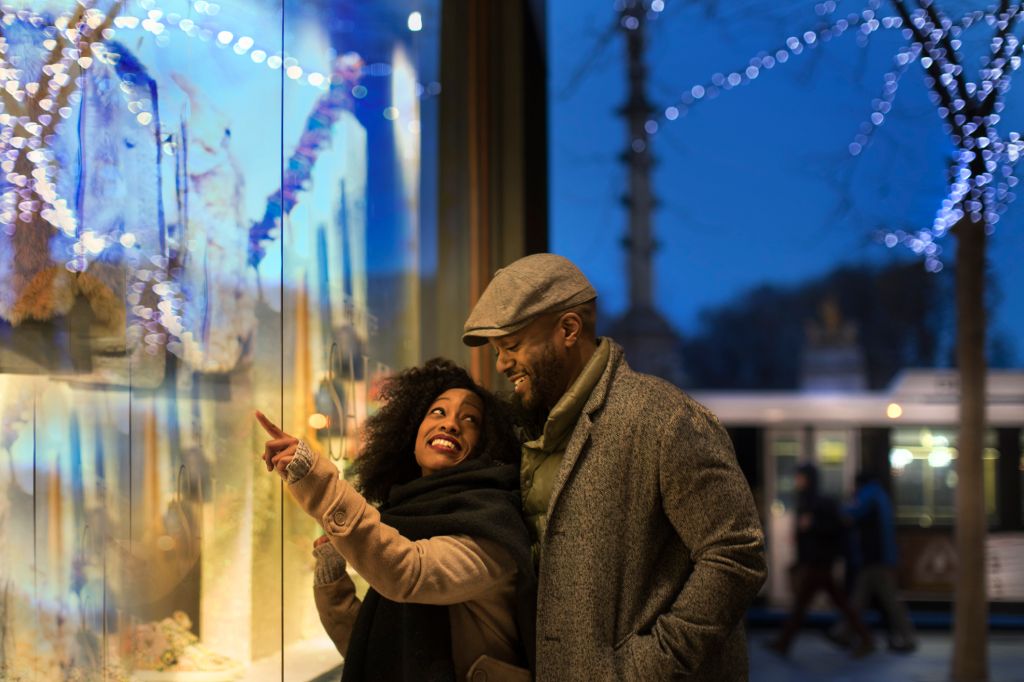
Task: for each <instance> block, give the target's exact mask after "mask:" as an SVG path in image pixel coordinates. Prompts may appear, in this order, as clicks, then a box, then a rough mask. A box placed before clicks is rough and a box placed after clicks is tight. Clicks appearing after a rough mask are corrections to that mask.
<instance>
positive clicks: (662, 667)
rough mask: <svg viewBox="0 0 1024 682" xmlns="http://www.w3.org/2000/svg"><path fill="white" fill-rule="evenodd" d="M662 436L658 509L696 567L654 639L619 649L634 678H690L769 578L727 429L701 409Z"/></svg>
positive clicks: (640, 638) (757, 527) (753, 508)
mask: <svg viewBox="0 0 1024 682" xmlns="http://www.w3.org/2000/svg"><path fill="white" fill-rule="evenodd" d="M666 436H667V438H666V440H665V441H664V442H663V443H662V447H661V448H660V449H659V453H660V454H659V458H658V468H659V471H658V477H659V480H658V485H659V488H660V491H661V496H662V506H663V509H664V513H665V515H666V516H667V518H668V519H669V521H670V522H671V524H672V526H673V527H674V529H675V531H676V532H677V533H678V534H679V537H680V539H681V540H682V541H683V543H684V544H685V545H686V547H688V548H689V549H690V552H691V555H692V557H693V562H694V564H693V572H692V573H691V575H690V577H689V578H688V579H687V581H686V584H685V586H684V587H683V589H682V591H681V592H680V593H679V595H678V596H677V597H676V599H675V601H674V602H673V603H672V606H671V607H670V608H669V610H668V611H667V612H665V613H663V614H661V615H660V616H659V617H658V619H657V621H656V622H655V624H654V627H653V628H652V630H651V632H650V633H649V634H646V635H636V636H634V637H632V638H630V639H629V640H627V641H626V642H625V644H624V646H623V647H622V648H621V649H620V650H619V652H620V653H622V654H624V655H625V656H626V657H627V659H628V661H629V663H628V665H627V668H634V674H636V675H638V677H639V679H667V678H668V677H671V676H672V675H674V674H679V673H682V674H692V673H694V672H695V671H696V670H697V669H698V668H699V667H700V665H701V663H702V661H703V660H704V657H705V655H706V654H707V653H708V652H710V651H715V650H716V649H718V648H720V647H721V645H722V643H723V641H724V640H725V639H726V638H727V637H728V636H729V635H730V634H731V633H732V632H733V630H734V629H735V628H736V627H737V625H739V623H740V621H741V620H742V618H743V617H744V613H745V611H746V609H747V607H748V606H749V605H750V603H751V601H752V600H753V599H754V597H755V596H756V595H757V592H758V590H760V589H761V585H762V584H763V583H764V580H765V576H766V564H765V556H764V533H763V531H762V529H761V522H760V519H759V518H758V515H757V509H756V506H755V505H754V500H753V496H752V495H751V493H750V488H749V486H748V485H747V481H746V479H745V478H744V476H743V473H742V472H741V471H740V468H739V465H738V464H737V462H736V456H735V454H734V452H733V448H732V443H731V441H730V440H729V436H728V434H727V433H726V432H725V429H724V428H723V427H722V426H721V425H720V424H719V423H718V420H717V419H716V418H715V417H714V416H713V415H711V414H710V413H709V412H706V411H704V410H699V409H698V410H695V411H693V412H691V413H688V414H682V415H680V416H679V417H678V418H676V419H674V420H673V423H672V425H671V427H670V428H668V429H666ZM637 667H640V668H643V669H641V670H636V669H635V668H637Z"/></svg>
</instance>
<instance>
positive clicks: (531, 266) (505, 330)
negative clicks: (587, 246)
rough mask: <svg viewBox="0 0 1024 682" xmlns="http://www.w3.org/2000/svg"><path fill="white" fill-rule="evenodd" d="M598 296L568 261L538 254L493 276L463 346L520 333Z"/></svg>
mask: <svg viewBox="0 0 1024 682" xmlns="http://www.w3.org/2000/svg"><path fill="white" fill-rule="evenodd" d="M595 298H597V292H596V291H594V287H592V286H591V285H590V282H589V281H588V280H587V278H586V277H585V276H584V275H583V273H582V272H580V269H579V268H577V267H576V266H575V265H573V264H572V261H570V260H569V259H568V258H563V257H562V256H556V255H555V254H553V253H537V254H534V255H532V256H526V257H525V258H520V259H519V260H517V261H516V262H514V263H512V264H511V265H509V266H507V267H504V268H502V269H500V270H498V271H497V272H496V273H494V278H493V279H492V280H491V283H490V284H488V285H487V289H485V290H484V293H483V296H481V297H480V300H479V301H478V302H477V304H476V306H474V307H473V311H472V312H471V313H470V314H469V317H468V318H467V319H466V324H465V325H464V326H463V329H462V342H463V343H464V344H466V345H467V346H482V345H484V344H485V343H487V340H488V339H489V338H493V337H496V336H505V335H506V334H512V333H513V332H517V331H519V330H520V329H522V328H523V327H525V326H526V325H528V324H529V323H530V322H531V321H532V320H533V318H535V317H537V316H538V315H541V314H543V313H553V312H559V311H562V310H568V309H569V308H572V307H573V306H577V305H580V304H581V303H586V302H588V301H593V300H594V299H595Z"/></svg>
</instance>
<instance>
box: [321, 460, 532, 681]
mask: <svg viewBox="0 0 1024 682" xmlns="http://www.w3.org/2000/svg"><path fill="white" fill-rule="evenodd" d="M520 505H521V503H520V497H519V469H518V467H516V466H514V465H511V464H506V465H498V464H494V463H493V462H491V461H488V460H481V459H474V460H470V461H468V462H463V463H461V464H459V465H457V466H455V467H452V468H451V469H445V470H443V471H439V472H437V473H435V474H432V475H430V476H424V477H423V478H418V479H416V480H415V481H411V482H409V483H406V484H403V485H400V486H395V487H394V488H393V489H392V490H391V493H390V495H389V496H388V501H387V503H386V504H384V505H382V506H381V509H380V511H381V520H382V521H383V522H384V523H386V524H388V525H389V526H391V527H393V528H395V529H397V530H398V532H400V533H401V534H402V535H403V536H405V537H407V538H409V539H410V540H422V539H426V538H429V537H433V536H437V535H468V536H470V537H472V538H476V539H485V540H491V541H494V542H497V543H499V544H501V545H502V546H503V547H504V548H505V549H506V550H507V551H508V552H509V553H510V554H511V555H512V558H513V559H514V560H515V563H516V567H517V568H518V569H519V570H518V573H517V575H516V614H515V616H516V624H517V625H518V627H519V637H520V646H521V650H522V651H521V655H522V661H521V664H522V665H524V666H527V667H529V668H530V669H531V670H532V669H533V662H534V653H535V652H534V635H535V622H534V619H535V618H536V599H537V580H536V575H535V574H534V570H533V561H532V559H531V556H530V538H529V534H528V531H527V530H526V526H525V524H524V523H523V519H522V515H521V513H520ZM456 646H458V644H457V643H456ZM341 679H342V682H362V681H363V680H381V681H382V682H388V681H398V680H430V681H437V682H441V681H445V682H448V681H453V680H455V671H454V667H453V663H452V640H451V625H450V623H449V620H448V607H447V606H436V605H428V604H400V603H397V602H393V601H391V600H389V599H385V598H384V597H382V596H380V594H378V593H377V591H376V590H374V589H372V588H371V589H370V590H369V592H367V594H366V598H365V599H363V605H362V607H361V608H360V609H359V616H358V618H357V619H356V622H355V625H354V626H353V630H352V636H351V639H350V640H349V645H348V652H347V653H346V655H345V666H344V668H343V669H342V675H341Z"/></svg>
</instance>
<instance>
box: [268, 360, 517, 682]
mask: <svg viewBox="0 0 1024 682" xmlns="http://www.w3.org/2000/svg"><path fill="white" fill-rule="evenodd" d="M381 397H382V399H383V400H384V406H383V407H382V408H381V410H380V411H379V412H378V413H377V414H376V415H374V416H373V417H371V418H369V419H368V420H367V422H366V427H365V433H366V439H365V445H364V447H363V449H362V451H361V454H360V457H359V458H358V459H357V460H356V463H355V471H356V474H357V476H358V480H359V490H358V491H357V490H356V489H355V488H353V487H352V486H351V485H350V484H348V483H347V482H345V481H344V480H343V479H342V478H340V477H339V476H338V471H337V469H336V468H335V467H334V465H333V464H332V463H331V462H330V461H328V460H327V459H325V458H324V457H322V456H320V455H318V454H317V453H315V452H313V451H312V450H311V449H310V448H309V447H307V446H306V444H305V443H304V442H302V441H299V440H297V439H296V438H294V437H292V436H290V435H288V434H287V433H285V432H284V431H282V430H281V429H279V428H278V427H277V426H275V425H274V424H272V423H271V422H270V421H269V420H268V419H267V418H266V417H265V416H263V415H262V414H260V413H258V412H257V413H256V417H257V419H258V420H259V422H260V424H261V425H262V426H263V427H264V429H266V431H267V432H268V433H269V434H270V436H271V439H270V440H268V441H267V444H266V449H265V450H264V453H263V459H264V461H265V462H266V464H267V469H268V470H271V469H274V470H276V471H277V472H278V473H279V474H281V475H282V476H283V477H284V478H285V480H286V481H288V490H289V492H290V493H291V495H292V496H293V497H294V498H295V500H296V502H298V504H299V505H300V506H301V507H302V508H303V509H304V510H305V511H306V512H307V513H309V514H310V515H311V516H312V517H313V518H315V519H316V520H317V521H318V522H320V524H321V526H322V527H323V529H324V531H325V536H324V537H325V538H326V539H324V538H320V539H319V540H318V541H317V543H316V546H315V549H314V554H315V556H316V558H317V565H316V575H315V580H314V583H315V587H314V596H315V598H316V604H317V609H318V611H319V613H320V620H321V622H322V623H323V624H324V627H325V628H326V630H327V632H328V634H329V635H330V636H331V638H332V639H333V640H334V643H335V645H336V646H337V647H338V650H339V651H341V652H342V653H343V654H344V655H345V666H344V670H343V673H342V680H343V681H347V680H365V679H373V680H424V679H430V680H457V679H478V678H473V677H472V676H473V674H474V673H475V672H476V673H477V674H478V675H480V672H479V671H482V672H483V673H484V675H483V679H488V680H503V679H507V680H529V679H530V675H529V672H528V670H527V668H529V667H532V661H533V645H534V617H535V596H536V578H535V576H534V573H533V565H532V561H531V558H530V542H529V536H528V533H527V530H526V527H525V525H524V524H523V521H522V517H521V515H520V501H519V469H518V464H517V461H518V451H519V446H518V441H517V440H516V438H515V435H514V433H513V431H512V428H511V424H510V422H509V419H508V417H507V415H506V413H505V411H504V409H503V407H502V405H500V404H499V403H498V402H497V400H496V399H495V398H494V397H493V396H492V395H491V394H490V393H488V392H487V391H485V390H483V389H482V388H480V387H479V386H477V385H476V384H475V383H474V382H473V380H472V379H471V378H470V376H469V375H468V374H467V373H466V372H465V370H463V369H461V368H460V367H457V366H456V365H454V364H452V363H451V362H449V361H446V360H440V359H435V360H431V361H429V362H428V363H427V364H426V365H425V366H424V367H417V368H413V369H409V370H406V371H404V372H402V373H401V374H399V375H397V376H395V377H393V378H391V379H390V380H389V381H387V382H386V383H385V385H384V387H383V389H382V394H381ZM371 503H378V504H380V509H379V511H378V509H376V508H374V507H373V506H372V504H371ZM346 560H347V561H348V563H350V564H351V565H352V567H353V568H354V569H355V570H356V571H357V572H358V573H359V574H360V575H361V576H363V577H364V578H365V579H366V580H367V582H369V584H370V587H371V590H370V591H369V592H368V593H367V595H366V598H365V599H364V600H363V602H362V603H361V604H360V602H359V601H358V599H357V598H356V596H355V590H354V586H353V584H352V581H351V580H350V579H349V577H348V575H347V574H346V573H345V561H346Z"/></svg>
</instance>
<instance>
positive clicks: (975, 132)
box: [647, 0, 1024, 272]
mask: <svg viewBox="0 0 1024 682" xmlns="http://www.w3.org/2000/svg"><path fill="white" fill-rule="evenodd" d="M918 4H919V6H918V7H917V8H914V9H908V7H907V4H906V3H905V2H904V1H903V0H894V5H895V7H896V10H897V12H896V15H893V16H881V15H880V14H879V12H878V10H879V6H880V0H871V1H870V2H868V3H867V5H866V6H865V8H864V9H863V10H861V11H860V12H858V13H850V14H847V15H846V16H844V17H841V18H836V12H837V10H838V3H837V2H836V1H835V0H827V1H826V2H822V3H818V4H817V5H815V12H816V14H818V15H819V16H820V17H823V18H824V19H827V21H824V22H823V23H821V24H820V25H819V26H817V27H815V28H813V29H810V30H807V31H804V32H802V33H799V34H796V35H792V36H790V37H789V38H787V39H786V40H785V41H784V42H783V43H782V44H781V45H780V46H779V47H778V48H777V49H775V50H774V51H770V52H769V51H762V52H759V53H757V54H756V55H755V56H754V57H753V58H751V59H750V60H749V62H748V64H747V65H746V66H744V67H743V68H740V69H737V70H735V71H733V72H731V73H728V74H724V73H715V74H713V75H712V76H711V77H710V78H709V79H708V80H707V81H705V82H704V83H698V84H696V85H693V86H691V87H689V88H686V89H684V90H683V91H682V93H681V94H680V96H679V98H678V101H675V102H672V103H671V104H670V105H668V106H666V107H663V108H662V109H661V110H660V114H659V115H658V117H657V120H655V119H652V121H651V123H653V124H654V125H649V126H648V127H647V130H648V132H649V133H650V134H654V133H656V132H657V130H658V126H657V122H658V120H660V119H664V120H665V121H675V120H678V119H679V118H680V117H681V116H685V115H686V113H687V112H688V111H689V110H690V109H691V108H693V107H694V106H696V105H697V104H698V103H699V102H701V101H704V100H707V99H713V98H715V97H717V96H718V95H719V94H721V93H722V92H724V91H727V90H731V89H733V88H736V87H739V86H742V85H745V84H747V83H750V82H752V81H754V80H756V79H757V78H758V76H760V75H761V74H762V72H763V71H766V70H770V69H773V68H774V67H775V66H776V65H778V64H785V63H786V62H788V61H789V59H790V58H791V57H795V56H797V55H800V54H801V53H803V52H804V50H806V49H813V48H815V47H817V46H818V45H820V44H821V43H823V42H827V41H829V40H832V39H833V38H838V37H840V36H842V35H844V34H846V33H850V32H854V33H855V34H856V36H857V40H858V42H859V44H861V45H866V44H867V41H868V40H869V38H870V37H871V36H872V35H873V34H874V33H876V32H877V31H879V30H882V29H885V30H898V31H900V33H901V35H902V36H903V38H904V39H905V40H907V41H908V44H907V45H904V46H903V47H901V48H900V49H899V51H898V52H897V53H896V55H895V56H894V58H893V61H894V67H893V69H892V70H890V71H889V72H887V73H886V74H885V76H884V77H883V85H882V92H881V94H880V95H879V96H878V97H877V98H875V99H874V100H873V101H872V110H871V113H870V114H869V116H868V118H867V120H865V121H864V122H863V123H862V124H861V125H860V129H859V131H858V132H857V133H856V134H855V135H854V137H853V140H851V142H850V144H849V146H848V152H849V153H850V155H851V156H858V155H860V154H862V153H863V152H864V150H865V149H866V148H867V146H868V145H869V143H870V142H871V139H872V137H873V134H874V132H875V131H876V130H877V129H878V128H879V127H880V126H881V125H883V124H884V122H885V121H886V118H887V116H888V114H889V113H890V111H891V110H892V107H893V103H894V100H895V97H896V92H897V90H898V88H899V83H900V80H901V78H902V76H903V74H904V73H905V72H906V71H907V69H908V68H909V67H910V65H911V64H914V63H918V64H920V66H921V68H922V69H923V70H924V72H925V82H926V84H927V86H928V88H929V95H930V97H931V99H932V102H933V104H934V105H935V108H936V111H937V112H938V114H939V117H940V118H941V119H942V122H943V126H944V128H945V130H946V132H947V134H948V135H949V136H950V140H951V141H952V143H953V145H954V146H955V148H956V150H957V151H956V154H955V156H954V158H953V172H952V174H951V179H950V182H949V188H948V191H947V194H946V197H945V198H944V199H943V201H942V203H941V204H940V207H939V209H938V211H937V212H936V215H935V218H934V219H933V221H932V224H931V225H928V226H925V227H922V228H921V229H918V230H912V231H904V230H895V231H891V232H886V233H884V234H883V243H884V244H885V245H886V246H888V247H890V248H892V247H895V246H898V245H902V246H904V247H907V248H910V249H911V250H913V251H914V252H915V253H916V254H918V255H920V256H922V257H923V258H924V262H925V267H926V268H927V269H928V270H929V271H931V272H938V271H939V270H941V269H942V261H941V259H940V256H941V255H942V249H941V247H940V246H939V245H938V244H937V243H936V240H938V239H939V238H941V237H943V236H944V235H945V234H947V233H948V232H949V231H950V230H951V229H952V228H953V227H954V226H955V225H956V224H958V223H959V222H961V221H962V220H965V219H966V220H968V221H969V222H970V223H971V224H973V225H975V226H982V227H983V228H984V229H985V231H986V232H987V233H988V234H991V233H992V231H993V230H994V228H995V225H996V224H997V223H998V222H999V220H1000V216H1002V215H1003V213H1004V212H1005V211H1006V209H1007V208H1008V206H1009V204H1010V203H1011V202H1012V201H1013V200H1014V199H1015V198H1016V195H1015V192H1014V188H1015V187H1016V186H1017V183H1018V178H1017V177H1016V176H1015V174H1014V169H1015V167H1016V164H1017V161H1018V159H1019V158H1020V156H1021V152H1022V151H1024V141H1022V140H1021V136H1020V133H1019V132H1016V131H1014V132H1010V133H1009V134H1008V135H1007V136H1006V137H1005V138H1004V137H1003V136H1001V135H1000V134H999V132H998V129H997V125H998V124H999V123H1000V121H1001V118H1000V114H1001V113H1002V111H1003V107H1004V103H1003V97H1004V96H1005V95H1006V93H1007V92H1008V91H1009V89H1010V78H1011V76H1012V74H1013V73H1014V72H1015V71H1016V70H1017V69H1019V68H1020V64H1021V57H1022V54H1021V53H1022V42H1021V40H1020V39H1019V38H1018V37H1017V36H1016V35H1014V33H1013V29H1014V28H1015V27H1016V26H1017V24H1018V23H1019V21H1018V20H1019V16H1020V14H1021V12H1022V4H1024V3H1020V2H1017V3H1004V4H1003V5H1002V6H1001V7H1000V8H992V9H989V10H984V11H983V10H975V11H972V12H968V13H966V14H964V15H963V16H961V17H960V18H959V19H956V20H953V19H950V18H949V17H946V16H944V15H943V14H942V13H941V12H940V11H939V9H938V7H936V5H935V4H934V3H933V2H931V1H930V0H921V2H919V3H918ZM975 25H983V26H987V27H989V28H992V29H994V35H993V36H992V39H991V41H990V44H989V54H988V55H987V56H986V57H984V59H983V62H982V67H981V69H980V71H979V74H978V76H979V77H978V78H977V80H973V81H972V80H970V79H969V78H968V75H967V72H966V71H965V69H964V66H963V65H964V63H965V60H964V58H963V55H962V53H961V48H962V36H963V34H964V32H965V31H967V30H968V29H970V28H971V27H973V26H975Z"/></svg>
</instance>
